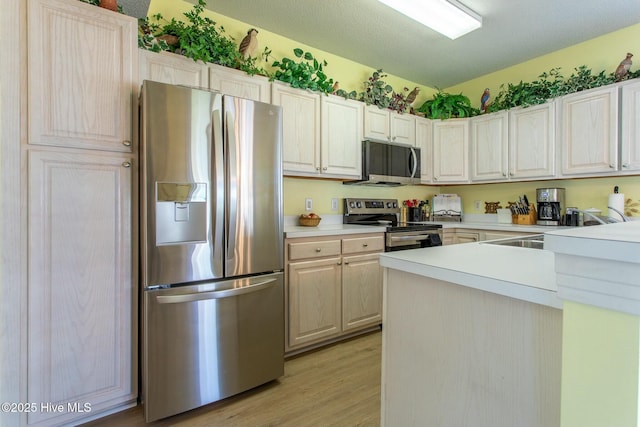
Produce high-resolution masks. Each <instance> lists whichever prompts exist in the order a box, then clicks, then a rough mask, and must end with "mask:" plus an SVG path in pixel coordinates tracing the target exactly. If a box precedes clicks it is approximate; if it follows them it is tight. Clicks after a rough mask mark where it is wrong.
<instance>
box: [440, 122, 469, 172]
mask: <svg viewBox="0 0 640 427" xmlns="http://www.w3.org/2000/svg"><path fill="white" fill-rule="evenodd" d="M467 181H469V120H468V119H449V120H435V121H433V182H434V183H436V184H448V183H464V182H467Z"/></svg>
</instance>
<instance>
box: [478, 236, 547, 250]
mask: <svg viewBox="0 0 640 427" xmlns="http://www.w3.org/2000/svg"><path fill="white" fill-rule="evenodd" d="M482 243H485V244H489V245H499V246H513V247H517V248H531V249H544V234H536V235H534V236H525V237H512V238H508V239H500V240H490V241H486V242H482Z"/></svg>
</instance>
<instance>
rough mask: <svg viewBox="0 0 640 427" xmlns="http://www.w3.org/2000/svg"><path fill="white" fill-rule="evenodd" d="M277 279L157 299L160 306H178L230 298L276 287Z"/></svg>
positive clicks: (163, 296)
mask: <svg viewBox="0 0 640 427" xmlns="http://www.w3.org/2000/svg"><path fill="white" fill-rule="evenodd" d="M276 282H277V279H275V278H273V279H267V280H265V281H263V282H259V283H255V284H253V285H250V286H244V287H242V288H233V289H225V290H222V291H212V292H199V293H195V294H184V295H159V296H157V297H156V301H157V302H158V303H159V304H176V303H183V302H194V301H204V300H211V299H221V298H229V297H235V296H238V295H243V294H248V293H251V292H258V291H261V290H263V289H266V288H268V287H271V286H273V285H275V284H276Z"/></svg>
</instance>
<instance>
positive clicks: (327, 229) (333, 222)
mask: <svg viewBox="0 0 640 427" xmlns="http://www.w3.org/2000/svg"><path fill="white" fill-rule="evenodd" d="M463 218H464V219H465V220H464V221H463V222H451V221H440V222H431V221H427V222H418V223H414V224H439V225H441V226H442V228H443V229H446V228H463V229H473V230H496V231H509V232H523V233H544V232H546V231H551V230H558V229H564V228H567V227H551V226H542V225H519V224H504V223H498V222H496V216H495V215H465V216H464V217H463ZM381 232H384V230H383V227H381V226H363V225H349V224H342V215H322V221H320V225H318V226H317V227H303V226H300V225H298V217H297V216H295V215H292V216H286V217H285V222H284V236H285V237H287V238H292V237H321V236H334V235H340V234H357V233H381Z"/></svg>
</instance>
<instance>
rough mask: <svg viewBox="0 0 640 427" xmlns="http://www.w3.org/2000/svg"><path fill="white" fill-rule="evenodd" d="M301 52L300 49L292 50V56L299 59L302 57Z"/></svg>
mask: <svg viewBox="0 0 640 427" xmlns="http://www.w3.org/2000/svg"><path fill="white" fill-rule="evenodd" d="M302 53H303V50H302V49H300V48H299V47H297V48H295V49H293V54H294V55H295V56H296V57H297V58H300V57H301V56H302Z"/></svg>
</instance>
